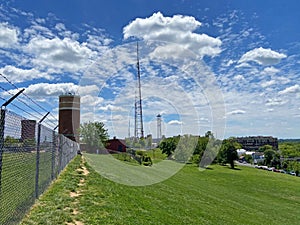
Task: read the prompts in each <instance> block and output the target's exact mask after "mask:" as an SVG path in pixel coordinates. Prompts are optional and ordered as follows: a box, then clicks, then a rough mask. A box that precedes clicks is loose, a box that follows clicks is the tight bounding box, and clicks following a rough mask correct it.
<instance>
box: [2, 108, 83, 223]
mask: <svg viewBox="0 0 300 225" xmlns="http://www.w3.org/2000/svg"><path fill="white" fill-rule="evenodd" d="M78 150H79V145H78V143H76V142H73V141H72V140H70V139H68V138H66V137H65V136H63V135H60V134H58V133H57V132H55V131H54V130H52V129H49V128H48V127H45V126H43V125H42V124H40V123H39V122H36V121H35V120H28V119H26V118H23V117H22V116H19V115H17V114H15V113H13V112H10V111H8V110H6V109H1V118H0V224H1V225H10V224H18V223H19V222H20V221H21V219H22V218H23V217H24V215H25V214H26V212H27V211H28V210H29V209H30V207H31V206H32V205H33V204H34V201H35V199H37V198H38V197H39V195H41V194H42V193H43V192H44V191H45V189H46V188H47V187H48V186H49V184H50V183H51V181H52V180H54V179H55V178H56V177H57V176H58V174H59V173H60V172H61V171H62V170H63V169H64V168H65V166H66V165H67V164H68V163H69V162H70V160H71V159H73V158H74V157H75V156H76V154H77V151H78Z"/></svg>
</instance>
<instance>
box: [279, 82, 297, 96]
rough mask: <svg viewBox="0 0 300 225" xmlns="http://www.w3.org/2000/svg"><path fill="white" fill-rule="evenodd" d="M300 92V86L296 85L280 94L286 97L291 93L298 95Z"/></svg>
mask: <svg viewBox="0 0 300 225" xmlns="http://www.w3.org/2000/svg"><path fill="white" fill-rule="evenodd" d="M297 92H300V86H299V85H298V84H295V85H293V86H291V87H287V88H286V89H284V90H282V91H280V92H278V94H279V95H285V94H291V93H297Z"/></svg>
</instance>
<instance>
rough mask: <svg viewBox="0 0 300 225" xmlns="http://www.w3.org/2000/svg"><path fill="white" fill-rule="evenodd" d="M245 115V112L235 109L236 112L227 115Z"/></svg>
mask: <svg viewBox="0 0 300 225" xmlns="http://www.w3.org/2000/svg"><path fill="white" fill-rule="evenodd" d="M245 113H246V111H245V110H241V109H237V110H233V111H231V112H228V113H227V115H240V114H245Z"/></svg>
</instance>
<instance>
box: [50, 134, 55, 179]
mask: <svg viewBox="0 0 300 225" xmlns="http://www.w3.org/2000/svg"><path fill="white" fill-rule="evenodd" d="M55 152H56V133H55V130H53V131H52V155H51V157H52V163H51V180H54V178H55V177H54V176H55V174H54V173H55Z"/></svg>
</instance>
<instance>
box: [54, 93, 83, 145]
mask: <svg viewBox="0 0 300 225" xmlns="http://www.w3.org/2000/svg"><path fill="white" fill-rule="evenodd" d="M58 124H59V125H58V133H60V134H63V135H64V136H66V137H68V138H70V139H71V140H73V141H76V142H79V127H80V96H78V95H73V94H67V95H60V96H59V118H58Z"/></svg>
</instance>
